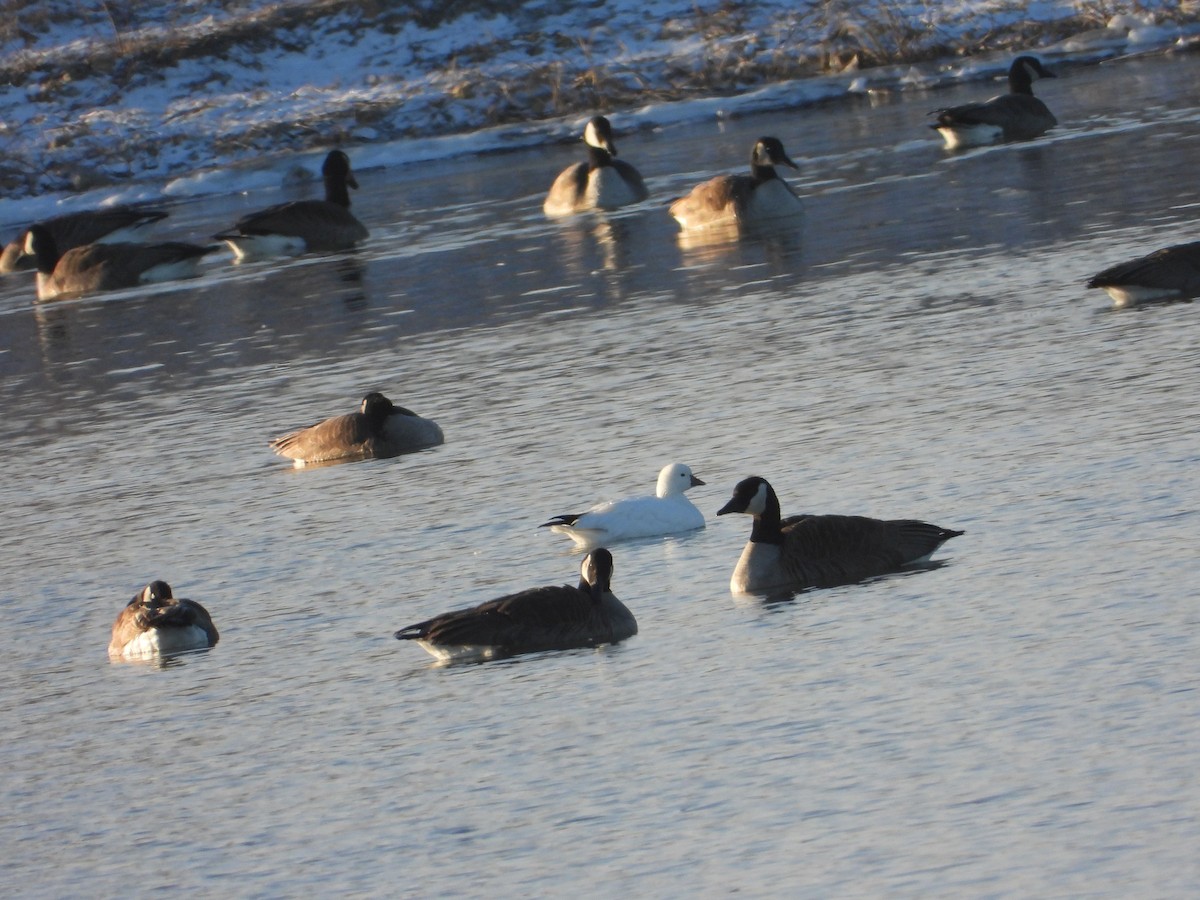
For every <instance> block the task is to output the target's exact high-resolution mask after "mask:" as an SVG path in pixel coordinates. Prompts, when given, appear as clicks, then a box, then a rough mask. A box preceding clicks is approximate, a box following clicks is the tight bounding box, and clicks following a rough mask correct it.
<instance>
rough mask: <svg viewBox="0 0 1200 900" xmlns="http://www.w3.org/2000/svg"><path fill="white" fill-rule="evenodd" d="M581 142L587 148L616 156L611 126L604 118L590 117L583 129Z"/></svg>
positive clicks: (615, 145)
mask: <svg viewBox="0 0 1200 900" xmlns="http://www.w3.org/2000/svg"><path fill="white" fill-rule="evenodd" d="M583 142H584V143H585V144H587V145H588V146H589V147H596V148H597V149H599V150H604V151H606V152H608V153H609V154H610V155H611V156H616V155H617V144H616V141H614V140H613V131H612V125H610V124H609V122H608V119H606V118H604V116H592V118H591V119H589V120H588V123H587V125H586V126H584V129H583Z"/></svg>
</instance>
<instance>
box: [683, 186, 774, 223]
mask: <svg viewBox="0 0 1200 900" xmlns="http://www.w3.org/2000/svg"><path fill="white" fill-rule="evenodd" d="M753 190H754V179H753V178H751V177H750V176H748V175H718V176H717V177H716V178H712V179H710V180H708V181H706V182H704V183H703V184H698V185H696V187H694V188H692V192H691V193H690V194H688V195H687V196H686V197H682V198H681V199H679V200H676V201H675V202H674V203H672V204H671V210H670V212H671V215H672V216H674V217H675V218H676V219H678V220H679V222H680V223H681V224H682V225H683V226H684V227H685V228H695V227H699V226H703V225H709V224H716V223H718V222H725V221H729V222H732V221H734V220H735V219H736V217H737V216H738V214H739V213H740V212H741V210H742V209H744V208H745V206H746V202H747V200H748V199H749V197H750V194H751V193H753Z"/></svg>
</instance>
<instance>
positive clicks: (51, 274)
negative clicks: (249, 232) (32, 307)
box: [25, 225, 220, 300]
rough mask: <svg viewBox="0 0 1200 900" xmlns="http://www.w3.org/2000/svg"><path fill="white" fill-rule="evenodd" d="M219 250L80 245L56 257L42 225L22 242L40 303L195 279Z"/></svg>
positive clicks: (31, 228)
mask: <svg viewBox="0 0 1200 900" xmlns="http://www.w3.org/2000/svg"><path fill="white" fill-rule="evenodd" d="M218 249H220V245H219V244H209V245H208V246H205V247H202V246H200V245H199V244H184V243H181V242H179V241H169V242H166V243H162V244H85V245H84V246H82V247H74V248H72V249H70V250H68V251H67V252H66V253H62V254H60V253H59V250H58V245H57V244H55V242H54V237H53V236H52V235H51V234H50V232H49V231H47V230H46V229H45V228H43V227H42V226H41V225H30V226H29V231H28V232H27V234H26V237H25V251H26V252H27V253H29V254H30V255H31V256H33V257H34V259H35V260H37V295H38V299H39V300H49V299H51V298H53V297H58V296H61V295H64V294H71V295H74V294H86V293H91V292H92V291H115V290H119V289H121V288H129V287H137V286H138V285H139V284H153V283H156V282H160V281H173V280H175V279H177V278H194V277H195V276H196V274H197V271H196V267H197V265H198V264H199V262H200V259H201V258H202V257H203V256H204V255H205V254H207V253H212V252H213V251H214V250H218Z"/></svg>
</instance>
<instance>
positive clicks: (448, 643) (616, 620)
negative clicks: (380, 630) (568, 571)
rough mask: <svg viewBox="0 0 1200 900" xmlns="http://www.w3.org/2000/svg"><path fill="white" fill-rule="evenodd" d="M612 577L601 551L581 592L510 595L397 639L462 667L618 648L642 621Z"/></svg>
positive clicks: (561, 589)
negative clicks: (545, 652) (519, 655)
mask: <svg viewBox="0 0 1200 900" xmlns="http://www.w3.org/2000/svg"><path fill="white" fill-rule="evenodd" d="M612 572H613V559H612V554H611V553H609V552H608V551H607V550H605V549H604V548H602V547H601V548H598V549H596V550H593V551H592V552H591V553H589V554H588V555H587V556H585V557H584V559H583V565H582V566H580V578H579V587H571V586H570V585H565V584H564V585H560V586H556V587H539V588H531V589H529V590H527V591H521V592H519V593H516V594H509V595H507V596H505V597H499V598H497V599H495V600H489V601H488V602H487V603H481V604H480V605H479V606H475V607H472V608H470V609H463V610H458V611H456V612H448V613H443V614H442V615H440V616H435V617H434V618H432V619H428V620H427V621H424V622H418V623H417V624H416V625H409V626H408V627H407V628H402V629H400V630H399V631H397V632H396V637H397V638H398V639H399V640H402V641H416V642H417V643H419V644H420V645H421V646H422V647H424V648H425V649H426V650H427V651H428V652H429V653H431V654H432V655H433V656H436V657H437V658H438V659H441V660H462V661H465V660H483V659H493V658H495V657H499V656H512V655H514V654H517V653H533V652H535V651H539V650H570V649H572V648H574V647H595V646H597V645H599V644H615V643H617V642H618V641H623V640H625V638H627V637H632V636H633V635H635V634H637V621H636V620H635V619H634V618H633V613H631V612H630V611H629V609H628V608H627V607H626V606H625V604H623V603H622V602H621V601H620V600H618V599H617V598H616V597H614V596H613V594H612V590H611V588H610V582H611V580H612Z"/></svg>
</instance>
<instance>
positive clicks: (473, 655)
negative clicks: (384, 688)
mask: <svg viewBox="0 0 1200 900" xmlns="http://www.w3.org/2000/svg"><path fill="white" fill-rule="evenodd" d="M385 404H386V407H391V408H392V409H394V410H397V411H395V412H392V413H390V415H391V416H399V417H405V416H406V412H407V411H402V410H401V409H400V408H399V407H393V406H392V404H391V402H390V401H388V400H387V398H385V397H383V395H382V394H379V393H372V394H368V395H367V396H366V397H365V398H363V404H362V406H363V412H360V413H353V414H350V415H349V416H339V417H335V418H334V419H328V420H326V421H324V422H320V423H318V424H317V425H314V426H311V427H310V428H308V429H302V430H301V431H299V432H294V433H293V434H292V435H288V436H286V437H285V438H284V439H279V440H288V439H291V440H293V441H295V440H304V439H305V438H304V434H305V432H306V431H307V432H313V433H321V437H320V441H319V445H320V446H321V447H322V448H323V451H324V452H329V453H331V452H332V450H333V447H334V444H336V441H335V440H334V439H333V438H334V436H336V435H337V434H341V435H344V436H350V435H351V434H354V436H355V439H356V440H357V438H358V437H359V436H360V435H359V434H357V433H355V431H354V429H355V428H357V427H359V426H361V427H364V428H368V429H371V428H374V429H376V430H377V431H378V432H379V433H382V430H383V423H381V422H379V421H378V419H379V413H378V411H379V410H381V409H383V408H385ZM368 409H370V410H371V411H372V413H371V414H372V415H373V416H374V418H373V421H372V422H367V421H366V418H367V417H368V415H369V414H368V412H367V410H368ZM356 416H358V417H362V418H361V419H359V420H357V421H356V422H353V423H351V422H347V421H345V420H353V419H354V417H356ZM384 418H386V416H385V417H384ZM426 421H427V420H426ZM439 437H440V430H439ZM276 443H278V440H277V441H276V442H273V444H276ZM277 449H278V448H277ZM342 449H343V451H344V452H343V455H342V457H341V458H343V459H367V458H372V457H375V456H377V455H381V456H382V455H389V456H390V455H396V453H395V452H393V451H394V450H395V445H394V444H388V445H386V446H381V445H379V444H376V443H371V442H370V441H361V442H359V443H352V442H350V441H346V442H344V443H343V446H342ZM380 449H382V452H380V453H376V451H377V450H380ZM703 484H704V482H703V481H701V480H700V479H699V478H697V477H696V475H695V474H694V473H693V472H692V469H691V467H690V466H688V465H686V464H685V463H679V462H676V463H670V464H668V465H666V466H664V467H663V468H662V470H661V471H660V472H659V473H658V482H657V485H656V489H655V493H654V495H653V496H639V497H626V498H623V499H621V500H615V501H609V502H606V503H600V504H597V505H596V506H593V507H591V508H590V509H588V510H586V511H585V512H582V513H569V514H561V515H557V516H554V517H552V518H551V519H550V521H548V522H545V523H543V525H542V527H545V528H549V529H550V530H551V531H553V532H557V533H561V534H564V535H566V536H567V537H569V538H571V540H572V541H574V542H575V544H576V545H577V546H578V547H580V548H583V549H585V550H587V551H588V552H587V554H586V555H585V556H584V558H583V562H582V564H581V566H580V577H579V583H578V585H576V586H574V587H573V586H571V585H551V586H546V587H537V588H530V589H527V590H523V591H518V592H517V593H513V594H507V595H505V596H503V597H498V598H496V599H495V600H489V601H487V602H485V603H481V604H479V605H478V606H473V607H470V608H467V609H460V610H453V611H451V612H447V613H442V614H440V615H437V616H434V617H433V618H430V619H426V620H424V621H421V622H418V623H416V624H414V625H409V626H407V627H405V628H401V629H400V630H399V631H397V632H396V634H395V636H396V638H398V639H399V640H411V641H416V642H417V643H418V644H419V645H420V646H421V647H423V648H424V649H425V650H427V651H428V652H429V653H430V654H431V655H432V656H434V657H435V658H436V659H438V660H441V661H480V660H487V659H494V658H500V657H507V656H513V655H516V654H520V653H532V652H536V651H543V650H569V649H574V648H580V647H596V646H600V645H603V644H615V643H618V642H620V641H623V640H625V639H626V638H629V637H632V636H633V635H635V634H637V630H638V625H637V619H636V618H635V617H634V615H633V613H632V612H631V611H630V610H629V608H628V607H627V606H625V605H624V604H623V603H622V602H621V601H620V600H619V599H617V597H616V596H615V595H614V594H613V592H612V576H613V556H612V552H611V551H610V550H609V549H607V547H606V546H604V545H606V544H610V543H614V542H619V541H623V540H630V539H635V538H652V537H659V536H663V535H670V534H678V533H681V532H687V531H694V530H696V529H699V528H703V527H704V525H705V520H704V514H703V513H702V512H701V511H700V510H699V509H698V508H697V507H696V506H695V504H693V503H692V502H691V501H690V500H689V499H688V498H687V497H686V496H685V493H686V492H687V491H688V490H689V489H691V488H693V487H697V486H700V485H703ZM730 513H741V514H744V515H748V516H750V517H751V518H752V520H753V525H752V527H751V532H750V539H749V541H747V543H746V546H745V547H744V548H743V550H742V554H741V557H740V558H739V559H738V561H737V564H736V565H735V566H734V570H733V574H732V576H731V577H730V580H729V587H730V590H731V591H732V592H733V593H735V594H749V595H759V596H766V597H776V596H784V595H786V596H790V595H791V594H794V593H796V592H798V591H803V590H808V589H810V588H822V587H834V586H836V585H843V584H853V583H855V582H859V581H863V580H865V579H869V578H874V577H877V576H881V575H886V574H888V573H891V572H897V571H900V570H901V569H904V568H906V567H909V566H913V565H915V564H920V563H923V562H926V561H928V560H929V558H930V557H931V556H932V554H933V553H934V552H935V551H936V550H937V549H938V548H939V547H940V546H941V545H942V544H944V543H945V542H946V541H948V540H950V539H951V538H954V537H957V536H959V535H961V534H963V532H962V531H955V530H953V529H949V528H941V527H939V526H937V525H931V524H929V523H928V522H922V521H918V520H916V519H895V520H884V519H872V518H867V517H864V516H844V515H794V516H788V517H787V518H784V517H783V514H782V511H781V508H780V505H779V498H778V497H777V496H776V494H775V490H774V489H773V488H772V487H771V485H770V483H768V482H767V480H766V479H764V478H761V477H759V476H752V477H750V478H746V479H743V480H742V481H740V482H739V483H738V484H737V486H736V487H735V488H734V491H733V496H732V497H731V498H730V499H729V502H727V503H726V504H725V505H724V506H723V507H721V509H719V510H717V515H718V516H723V515H727V514H730ZM218 638H219V635H218V633H217V629H216V626H215V625H213V621H212V618H211V616H210V615H209V613H208V611H207V610H206V609H205V608H204V607H203V606H202V605H201V604H200V603H197V602H196V601H194V600H187V599H183V598H176V597H175V596H174V595H173V592H172V590H171V586H170V585H169V584H167V583H166V582H165V581H153V582H151V583H150V584H148V585H147V586H146V587H144V588H143V589H142V590H141V591H139V592H138V593H137V594H135V595H134V597H133V598H132V599H131V600H130V601H129V603H128V604H126V606H125V607H124V608H123V609H122V610H121V612H120V614H119V615H118V616H117V620H116V622H115V623H114V624H113V627H112V637H111V640H110V642H109V647H108V653H109V656H110V657H113V658H114V659H145V658H153V657H159V656H165V655H170V654H175V653H181V652H185V651H190V650H201V649H207V648H209V647H212V646H214V645H215V644H216V643H217V640H218Z"/></svg>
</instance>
